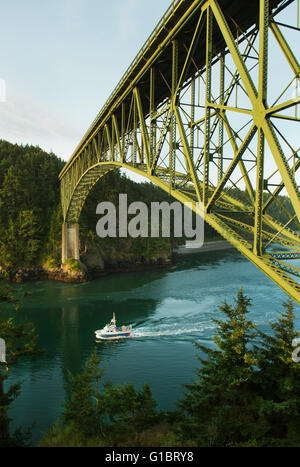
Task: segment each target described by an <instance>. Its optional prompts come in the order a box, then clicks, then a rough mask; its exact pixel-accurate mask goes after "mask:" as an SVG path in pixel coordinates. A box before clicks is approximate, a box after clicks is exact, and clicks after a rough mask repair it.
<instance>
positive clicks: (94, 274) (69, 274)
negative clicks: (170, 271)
mask: <svg viewBox="0 0 300 467" xmlns="http://www.w3.org/2000/svg"><path fill="white" fill-rule="evenodd" d="M73 261H76V260H73ZM77 264H78V268H76V269H72V268H70V267H69V266H68V265H65V264H63V265H61V267H57V268H48V267H45V266H42V265H37V266H33V267H28V268H26V267H22V268H21V267H19V268H3V267H1V266H0V276H2V279H3V280H4V281H7V282H12V283H17V284H18V283H19V284H20V283H23V282H31V281H40V280H53V281H60V282H73V283H81V282H87V281H90V280H94V279H98V278H100V277H105V276H108V275H110V274H117V273H127V272H139V271H141V272H142V271H151V270H155V269H167V268H169V267H170V266H171V265H172V264H173V261H172V260H171V259H170V260H168V261H157V262H153V263H151V264H150V263H148V264H146V263H145V264H126V265H125V264H124V265H122V266H119V267H107V268H104V269H103V268H97V267H93V268H89V269H88V268H87V267H86V266H85V264H83V263H82V262H81V261H77Z"/></svg>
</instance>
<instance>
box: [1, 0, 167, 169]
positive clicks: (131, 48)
mask: <svg viewBox="0 0 300 467" xmlns="http://www.w3.org/2000/svg"><path fill="white" fill-rule="evenodd" d="M169 4H170V0H151V2H149V1H146V0H115V1H112V2H108V1H107V0H51V1H49V0H26V1H24V0H10V1H9V2H8V1H7V0H0V12H1V16H0V22H1V26H0V44H1V46H0V139H5V140H7V141H10V142H12V143H18V144H32V145H34V146H35V145H38V146H40V147H41V148H42V149H44V150H46V151H50V150H51V151H53V152H54V153H55V154H57V155H58V156H59V157H61V158H62V159H64V160H68V159H69V157H70V156H71V154H72V153H73V151H74V149H75V148H76V146H77V145H78V143H79V142H80V140H81V138H82V136H83V135H84V133H85V132H86V130H87V129H88V127H89V126H90V124H91V123H92V121H93V120H94V118H95V117H96V115H97V114H98V112H99V111H100V109H101V108H102V106H103V105H104V104H105V102H106V100H107V98H108V97H109V95H110V94H111V92H112V91H113V90H114V88H115V86H116V85H117V83H118V82H119V80H120V79H121V77H122V75H123V74H124V73H125V71H126V70H127V68H128V67H129V65H130V63H131V62H132V60H133V59H134V57H135V56H136V54H137V53H138V51H139V50H140V48H141V47H142V45H143V44H144V42H145V41H146V40H147V38H148V36H149V35H150V34H151V32H152V30H153V29H154V27H155V26H156V24H157V23H158V21H159V20H160V18H161V17H162V15H163V14H164V12H165V11H166V10H167V8H168V6H169Z"/></svg>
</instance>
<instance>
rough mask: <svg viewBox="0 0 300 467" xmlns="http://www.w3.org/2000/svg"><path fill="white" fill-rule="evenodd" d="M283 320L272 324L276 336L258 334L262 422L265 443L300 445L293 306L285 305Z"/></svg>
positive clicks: (299, 382)
mask: <svg viewBox="0 0 300 467" xmlns="http://www.w3.org/2000/svg"><path fill="white" fill-rule="evenodd" d="M283 306H284V311H283V312H282V313H281V314H280V317H279V318H278V319H277V320H276V321H275V322H272V323H270V326H271V329H272V330H273V333H272V334H267V333H264V332H262V331H259V332H258V336H259V343H258V344H257V345H256V351H257V356H256V358H257V366H258V371H257V372H256V374H255V375H256V384H257V387H258V388H259V394H260V398H259V399H258V407H257V412H258V414H259V423H264V424H265V425H266V427H267V430H266V433H265V435H264V438H263V440H262V443H263V444H265V445H268V446H272V445H274V446H280V445H283V446H285V445H290V446H299V445H300V365H299V362H296V361H293V358H292V355H293V350H294V348H293V341H294V339H295V338H297V337H298V336H299V335H300V333H299V332H297V331H296V330H295V329H294V318H295V316H294V311H293V303H292V301H291V300H289V301H288V302H287V303H284V305H283Z"/></svg>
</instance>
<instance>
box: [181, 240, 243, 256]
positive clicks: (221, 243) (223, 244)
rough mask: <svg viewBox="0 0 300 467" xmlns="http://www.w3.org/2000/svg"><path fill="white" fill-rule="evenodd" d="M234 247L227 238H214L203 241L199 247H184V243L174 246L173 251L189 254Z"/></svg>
mask: <svg viewBox="0 0 300 467" xmlns="http://www.w3.org/2000/svg"><path fill="white" fill-rule="evenodd" d="M229 249H234V246H233V245H231V243H230V242H227V240H216V241H213V242H207V243H203V245H202V246H201V247H198V248H191V247H186V246H185V245H180V246H178V247H176V248H174V250H173V253H175V254H177V255H190V254H193V253H207V252H210V251H219V250H229Z"/></svg>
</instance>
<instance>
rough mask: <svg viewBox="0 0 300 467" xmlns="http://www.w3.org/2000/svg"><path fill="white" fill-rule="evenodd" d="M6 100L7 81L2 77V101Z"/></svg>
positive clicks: (0, 90)
mask: <svg viewBox="0 0 300 467" xmlns="http://www.w3.org/2000/svg"><path fill="white" fill-rule="evenodd" d="M5 101H6V83H5V80H4V79H2V78H0V102H5Z"/></svg>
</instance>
